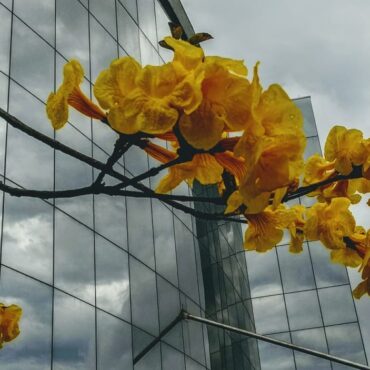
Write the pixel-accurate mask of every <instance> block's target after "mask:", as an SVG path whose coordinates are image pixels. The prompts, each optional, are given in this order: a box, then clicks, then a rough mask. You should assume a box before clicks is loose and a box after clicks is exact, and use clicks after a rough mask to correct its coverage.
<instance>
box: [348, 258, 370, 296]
mask: <svg viewBox="0 0 370 370" xmlns="http://www.w3.org/2000/svg"><path fill="white" fill-rule="evenodd" d="M362 279H363V281H362V282H361V283H360V284H358V285H357V287H356V288H355V289H354V290H353V292H352V294H353V296H354V297H355V298H356V299H360V298H361V297H362V296H363V295H364V294H368V295H370V266H369V265H366V266H365V268H364V269H363V271H362Z"/></svg>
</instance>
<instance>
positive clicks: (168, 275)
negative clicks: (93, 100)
mask: <svg viewBox="0 0 370 370" xmlns="http://www.w3.org/2000/svg"><path fill="white" fill-rule="evenodd" d="M103 3H104V4H103ZM3 4H4V5H3ZM144 5H145V2H142V4H141V7H140V9H139V11H138V9H137V6H136V0H125V1H124V0H122V1H121V0H110V1H107V2H102V1H99V0H89V1H87V0H81V1H79V0H67V1H64V0H42V1H36V0H31V1H29V2H27V1H25V0H14V14H13V13H12V11H11V10H12V2H9V1H6V2H4V1H1V4H0V13H1V19H2V23H1V31H2V32H1V35H0V42H1V46H2V50H1V58H0V67H1V72H0V92H1V94H0V104H1V107H4V108H7V107H8V103H9V110H10V112H11V113H12V114H14V115H16V116H18V117H19V118H21V119H22V120H24V121H25V122H26V123H29V124H31V125H32V126H33V127H35V128H36V129H38V130H40V131H41V132H43V133H44V134H47V135H48V136H50V137H54V132H53V130H52V129H51V127H50V124H49V123H48V122H47V121H46V118H45V114H44V109H45V108H44V104H45V101H46V99H47V96H48V94H49V92H50V91H52V90H53V89H54V88H55V87H57V86H58V85H59V84H60V82H61V73H62V67H63V64H64V63H65V62H66V60H67V59H71V58H76V59H79V60H80V61H81V63H82V64H83V66H84V70H85V80H84V83H83V86H82V89H83V90H84V92H85V93H86V94H87V95H90V93H91V89H92V85H91V82H90V81H94V80H95V79H96V77H97V75H98V73H99V71H100V70H102V69H104V68H107V67H108V65H109V63H110V61H111V60H112V59H114V58H116V57H117V55H118V53H120V54H121V55H123V54H126V53H125V51H124V50H126V49H127V50H128V49H130V48H131V49H130V53H131V54H133V55H134V56H136V57H137V58H138V59H139V60H140V58H141V53H143V55H145V58H146V60H145V62H149V61H150V62H155V63H158V61H159V60H160V56H159V54H158V47H157V30H156V28H157V26H158V23H157V22H158V21H157V19H156V16H155V6H156V5H155V4H154V2H153V1H152V3H151V8H150V9H151V10H150V12H148V9H147V8H145V6H144ZM143 12H145V14H144V13H143ZM40 14H44V15H45V16H43V17H40ZM126 16H128V18H127V17H126ZM124 17H126V18H124ZM12 18H13V20H12ZM42 18H45V22H43V20H42ZM123 19H126V21H125V22H126V23H125V24H123V23H122V21H123ZM149 21H150V22H151V24H150V26H149V27H148V23H147V22H149ZM167 21H168V19H167V18H163V17H162V18H161V28H162V29H163V28H164V27H166V24H165V23H167ZM11 24H12V27H11ZM139 24H140V27H139ZM128 25H129V27H130V30H129V33H127V27H128ZM125 27H126V28H125ZM124 33H125V34H124ZM11 36H12V38H11ZM124 37H126V38H127V39H125V38H124ZM11 39H12V44H10V40H11ZM10 49H11V50H12V58H11V60H9V55H10V53H9V52H10ZM127 50H126V51H127ZM4 51H5V52H4ZM122 51H123V54H122ZM25 53H28V62H26V60H27V58H24V57H22V55H23V56H24V54H25ZM9 71H10V76H9ZM9 81H10V83H9ZM9 91H10V94H9ZM70 121H71V123H69V124H68V125H67V126H66V127H65V128H64V129H63V130H62V131H58V132H57V134H56V135H57V139H58V140H60V141H61V142H63V143H66V144H67V145H70V146H72V147H73V148H75V149H77V150H79V151H81V152H83V153H84V154H86V155H88V156H92V155H93V156H94V157H95V158H98V159H99V160H102V161H104V160H105V158H107V156H108V155H109V152H110V151H111V150H112V144H113V143H114V141H115V137H113V136H112V133H111V131H109V132H107V130H106V129H105V128H104V127H100V126H99V123H98V122H94V126H93V127H92V126H91V121H90V119H86V118H84V117H83V116H81V115H79V114H78V113H76V112H73V111H72V110H71V112H70ZM22 135H23V134H22ZM22 135H21V134H18V133H15V132H14V133H13V132H12V130H9V131H8V137H6V135H5V130H4V131H1V132H0V140H1V142H5V140H7V141H8V144H11V145H8V147H7V151H6V152H5V150H4V148H5V147H6V146H5V144H4V145H1V151H2V153H1V156H0V160H1V163H0V164H1V168H2V169H1V173H2V174H4V175H5V180H6V181H8V182H11V181H17V182H18V183H20V184H21V185H22V183H23V185H25V186H30V187H33V188H37V187H41V188H49V189H63V188H64V189H65V188H71V187H79V186H84V185H87V184H89V183H91V181H92V179H93V178H94V177H93V176H96V173H94V172H93V171H92V170H91V168H89V167H87V166H84V165H81V164H80V163H77V162H74V161H70V160H69V158H68V157H67V156H65V155H63V154H61V153H59V152H58V153H54V152H53V151H52V150H48V149H47V148H45V147H44V148H43V150H42V151H41V147H37V145H38V144H37V143H36V144H35V145H36V146H34V143H32V142H31V141H30V140H29V139H28V137H26V136H22ZM17 145H18V147H19V146H21V148H23V149H24V150H26V151H27V154H24V153H23V152H20V151H18V152H17V151H15V150H14V149H15V148H16V147H17ZM39 148H40V150H38V149H39ZM31 154H32V155H31ZM136 155H137V153H136ZM136 158H137V159H138V161H136V163H135V169H137V164H138V162H140V163H146V164H147V157H146V155H142V153H140V156H136ZM6 159H7V163H8V165H7V168H5V169H3V166H2V164H3V163H4V160H6ZM22 161H23V162H24V163H26V162H27V163H26V164H25V165H24V168H23V167H22V166H21V165H18V166H15V165H14V163H15V162H19V163H22ZM131 163H132V162H131ZM17 167H18V171H17ZM118 167H119V168H118V170H119V171H121V172H122V173H124V167H123V164H122V163H121V164H120V165H119V166H118ZM31 169H32V171H33V172H32V171H31V172H29V173H28V172H27V170H31ZM107 181H109V180H108V179H107ZM12 184H13V183H12ZM2 200H3V197H1V202H0V203H2ZM130 207H131V208H130ZM129 208H130V209H129ZM141 208H143V207H142V206H140V207H138V205H137V204H136V205H135V206H134V207H132V205H127V202H126V200H125V199H122V202H121V203H119V202H117V201H115V200H114V198H109V197H100V196H94V197H91V196H89V197H82V198H80V199H76V200H74V201H70V202H69V201H67V200H57V201H54V202H53V201H52V200H51V201H48V202H44V201H39V200H32V201H29V200H27V199H25V198H24V199H23V198H22V199H10V197H6V202H5V208H4V209H5V213H4V214H5V219H4V223H3V224H2V225H3V226H2V230H1V233H2V234H3V238H2V257H3V258H2V265H1V270H2V271H1V272H2V273H1V276H0V287H1V288H0V296H1V297H2V300H3V301H4V302H9V303H19V304H21V305H22V307H23V308H24V319H23V321H22V334H21V337H20V340H19V345H18V346H17V342H14V343H15V346H14V350H13V349H12V348H13V347H12V346H8V347H6V349H5V352H4V351H3V352H2V355H3V353H6V359H7V361H8V362H9V366H13V365H14V364H16V363H17V364H19V367H18V368H19V369H23V368H27V369H30V370H36V369H37V370H40V369H48V368H50V366H51V364H52V366H53V368H55V369H62V368H63V369H72V368H73V369H75V368H81V369H82V368H86V369H89V370H90V369H104V370H105V369H107V368H111V369H116V368H117V369H120V368H125V369H130V368H131V369H133V363H132V361H133V354H134V352H135V348H136V349H137V346H136V344H135V343H136V342H135V341H136V339H137V338H138V336H137V334H136V333H138V332H139V330H141V331H140V332H141V333H142V337H144V336H146V338H153V337H152V336H151V335H150V334H155V335H156V334H158V330H159V325H161V328H163V325H165V324H166V322H168V317H167V316H166V313H168V310H167V309H168V308H169V306H168V305H167V303H170V304H171V307H172V310H171V312H172V314H175V313H176V312H175V311H176V310H178V311H179V310H180V307H185V306H186V307H191V309H192V310H193V311H194V310H195V311H196V312H197V313H198V314H199V313H204V306H202V307H201V306H200V305H201V304H204V298H200V297H199V294H200V293H199V292H203V287H198V285H199V284H202V280H201V272H200V271H199V267H200V261H199V258H200V256H199V253H197V252H195V251H194V248H195V245H196V246H197V245H198V244H194V238H196V235H194V233H193V229H192V220H191V218H187V217H184V218H182V219H183V220H184V221H186V222H187V225H185V224H184V223H183V222H182V220H180V219H178V218H177V217H176V220H177V226H176V227H177V233H178V235H185V241H186V243H184V242H183V241H179V240H176V238H178V237H176V236H175V233H174V214H173V212H172V209H170V208H168V207H167V206H164V205H162V204H160V203H156V204H151V202H150V201H149V204H146V205H145V209H146V210H148V209H149V210H151V209H153V212H154V214H155V215H157V216H158V219H157V220H156V221H155V222H154V221H153V220H152V216H151V214H150V217H149V219H148V232H147V234H148V235H147V236H148V237H147V239H146V241H147V243H146V245H145V248H146V249H145V248H144V250H146V252H144V253H143V244H142V245H138V246H137V251H135V249H134V243H136V244H139V242H140V240H141V239H138V237H136V238H135V235H134V227H135V226H137V225H133V224H132V223H130V218H131V220H132V217H133V215H134V213H135V211H136V212H137V211H138V210H139V209H141ZM161 215H162V216H163V215H164V216H163V217H162V218H161ZM137 220H138V221H140V219H137ZM4 232H5V233H4ZM15 236H16V237H15ZM134 240H135V242H134ZM181 243H183V244H181ZM180 245H182V246H180ZM189 245H190V248H191V249H192V253H191V258H190V259H189V261H188V262H189V263H191V264H192V266H189V268H190V269H192V271H193V273H194V274H195V279H193V280H191V281H190V282H189V281H188V282H186V281H185V274H184V272H183V273H182V276H183V278H182V283H181V287H180V288H179V280H180V279H179V273H178V265H179V264H180V263H182V264H184V262H183V261H182V262H181V260H180V259H179V253H180V252H179V251H178V250H182V248H184V250H183V252H181V253H185V248H188V246H189ZM167 248H168V249H169V251H168V250H166V249H167ZM25 251H27V254H25ZM164 256H165V257H166V260H165V261H164V260H162V258H163V257H164ZM137 266H140V269H139V270H140V271H139V274H137V271H138V268H137ZM142 271H145V273H143V274H140V272H142ZM184 271H185V270H184ZM198 274H199V275H198ZM136 275H138V276H136ZM145 277H147V279H144V280H143V278H145ZM194 292H195V294H194ZM180 295H181V297H183V298H182V301H181V302H180V300H179V296H180ZM188 295H189V297H188ZM146 297H149V298H150V299H149V301H150V306H151V307H152V309H150V308H149V307H147V306H146V305H145V302H144V303H143V300H142V298H146ZM175 297H177V299H176V298H175ZM27 300H29V301H30V303H28V302H27ZM168 300H169V301H168ZM10 301H11V302H10ZM185 301H186V302H187V303H186V304H185V303H184V302H185ZM176 302H177V303H176ZM41 304H42V309H41ZM184 305H185V306H184ZM138 307H139V308H141V311H140V310H139V309H138ZM158 307H160V308H161V311H158ZM151 310H153V315H148V313H150V312H152V311H151ZM37 311H38V312H37ZM140 312H141V316H140V315H139V313H140ZM27 315H31V316H27ZM145 315H146V316H150V318H151V319H152V322H149V320H148V322H147V323H145V322H143V320H141V317H142V316H144V317H145ZM41 316H42V318H41ZM32 320H33V321H32ZM134 323H136V324H137V326H139V327H140V328H141V329H139V327H137V326H135V325H133V324H134ZM200 328H201V330H200V331H199V327H197V328H195V327H194V328H193V327H190V329H189V333H188V334H189V336H190V337H191V336H192V332H193V331H194V333H197V337H198V338H202V339H201V341H199V342H197V346H196V348H195V347H194V348H192V349H191V350H189V351H188V349H185V347H184V343H183V330H182V328H181V326H180V327H179V329H180V330H178V329H176V330H174V331H173V332H172V333H171V335H168V337H167V338H166V339H165V341H164V342H165V343H166V344H164V343H163V344H162V346H163V348H162V349H161V347H160V346H157V348H156V349H155V350H154V352H153V353H154V354H153V355H150V356H148V358H146V359H145V360H144V361H143V362H142V363H141V365H139V366H136V367H135V369H136V368H143V369H144V368H150V369H154V368H158V369H161V368H165V366H167V367H168V366H172V365H171V364H172V363H173V361H175V362H176V363H177V362H178V361H179V360H178V359H182V360H180V362H179V363H182V364H183V367H184V369H185V366H187V368H189V369H190V368H202V369H203V368H205V363H206V362H205V359H204V358H205V356H204V352H205V350H204V348H208V343H205V341H206V339H205V338H204V337H203V329H202V327H200ZM35 333H37V335H36V334H35ZM199 333H200V336H199ZM31 336H33V337H34V341H33V342H31V341H30V340H31V339H30V338H31ZM41 337H42V338H41ZM26 347H27V348H28V350H27V351H26V350H25V348H26ZM164 348H165V349H164ZM185 352H186V353H185ZM169 353H171V354H170V355H169ZM200 353H202V356H203V359H201V357H202V356H200ZM32 356H34V357H32ZM35 359H37V361H36V360H35ZM12 364H13V365H12ZM2 366H3V365H2ZM14 366H18V365H14ZM14 366H13V368H12V369H17V367H14ZM148 366H149V367H148ZM179 366H180V365H179Z"/></svg>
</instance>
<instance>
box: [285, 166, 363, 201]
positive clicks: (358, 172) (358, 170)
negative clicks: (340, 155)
mask: <svg viewBox="0 0 370 370" xmlns="http://www.w3.org/2000/svg"><path fill="white" fill-rule="evenodd" d="M361 177H362V166H354V167H353V171H352V172H351V173H350V174H348V175H339V174H338V175H336V176H333V177H330V178H328V179H326V180H323V181H320V182H317V183H315V184H310V185H307V186H302V187H300V188H298V189H297V190H296V191H294V192H292V193H287V194H286V195H285V197H284V198H283V200H282V202H288V201H289V200H292V199H296V198H299V197H302V196H303V195H307V194H309V193H312V192H313V191H315V190H317V189H318V188H320V187H322V186H325V185H330V184H333V183H335V182H338V181H343V180H350V179H359V178H361Z"/></svg>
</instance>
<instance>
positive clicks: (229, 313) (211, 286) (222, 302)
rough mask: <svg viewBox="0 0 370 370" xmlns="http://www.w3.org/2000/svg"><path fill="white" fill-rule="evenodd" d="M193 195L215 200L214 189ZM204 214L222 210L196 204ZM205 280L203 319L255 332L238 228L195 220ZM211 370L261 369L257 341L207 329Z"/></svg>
mask: <svg viewBox="0 0 370 370" xmlns="http://www.w3.org/2000/svg"><path fill="white" fill-rule="evenodd" d="M193 191H194V193H195V194H196V195H203V196H210V197H217V196H218V191H217V189H216V187H214V186H207V187H204V186H202V185H200V184H199V183H195V186H194V189H193ZM195 207H196V209H198V210H203V211H205V212H218V213H220V212H222V211H223V208H221V207H218V208H217V207H215V206H213V205H208V204H207V205H205V204H204V203H203V204H196V205H195ZM196 225H197V236H198V240H199V245H200V253H201V263H202V271H203V279H204V292H205V314H206V317H207V318H209V319H211V320H214V321H218V322H221V323H224V324H227V325H231V326H236V327H238V328H242V329H245V330H249V331H253V332H255V331H256V328H255V325H254V315H253V307H252V301H251V292H250V289H249V286H250V284H249V281H248V276H247V266H246V260H245V257H244V247H243V235H242V230H241V227H240V224H237V223H230V222H222V221H204V220H201V219H197V220H196ZM208 338H209V350H210V360H211V368H212V369H217V370H223V369H225V370H226V369H227V370H228V369H235V370H237V369H238V370H239V369H241V370H244V369H245V370H247V369H248V370H249V369H250V370H255V369H260V364H259V356H258V349H257V341H256V340H254V339H252V338H247V337H242V336H240V335H236V334H233V333H229V332H227V331H224V330H220V329H218V328H215V327H210V326H208Z"/></svg>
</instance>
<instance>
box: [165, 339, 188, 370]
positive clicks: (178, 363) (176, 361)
mask: <svg viewBox="0 0 370 370" xmlns="http://www.w3.org/2000/svg"><path fill="white" fill-rule="evenodd" d="M161 347H162V369H163V370H173V369H176V370H185V359H184V354H183V353H181V352H179V351H176V350H175V349H173V348H171V347H169V346H167V345H166V344H164V343H162V344H161Z"/></svg>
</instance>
